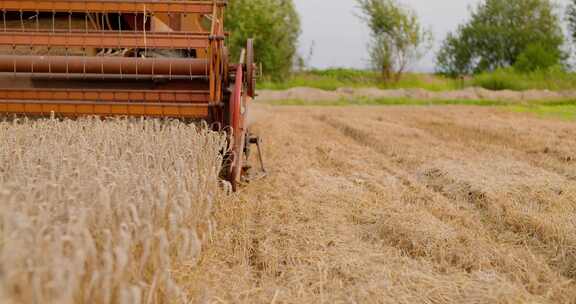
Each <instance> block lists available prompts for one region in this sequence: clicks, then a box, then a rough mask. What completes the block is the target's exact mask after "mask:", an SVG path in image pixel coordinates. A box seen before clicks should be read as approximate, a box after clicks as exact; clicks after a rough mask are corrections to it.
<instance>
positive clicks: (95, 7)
mask: <svg viewBox="0 0 576 304" xmlns="http://www.w3.org/2000/svg"><path fill="white" fill-rule="evenodd" d="M214 3H215V4H216V5H217V6H218V7H222V6H225V5H226V1H214ZM214 3H213V2H212V1H186V0H163V1H157V0H147V1H146V0H83V1H78V0H76V1H74V0H0V8H2V9H3V10H6V11H38V12H54V11H60V12H87V11H89V12H94V13H96V12H98V13H141V12H154V13H199V14H208V13H212V11H213V5H214Z"/></svg>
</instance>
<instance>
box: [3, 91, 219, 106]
mask: <svg viewBox="0 0 576 304" xmlns="http://www.w3.org/2000/svg"><path fill="white" fill-rule="evenodd" d="M209 97H210V92H208V91H185V90H179V91H174V90H166V91H163V90H88V89H0V100H11V101H16V100H19V101H22V100H23V101H26V100H36V101H62V100H75V101H93V102H115V103H122V102H140V103H154V102H165V103H206V101H207V100H208V98H209Z"/></svg>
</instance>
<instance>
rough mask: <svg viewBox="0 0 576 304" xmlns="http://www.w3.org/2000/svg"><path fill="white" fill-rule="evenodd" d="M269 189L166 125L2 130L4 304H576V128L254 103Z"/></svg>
mask: <svg viewBox="0 0 576 304" xmlns="http://www.w3.org/2000/svg"><path fill="white" fill-rule="evenodd" d="M251 114H253V117H252V118H253V121H254V125H253V127H254V129H253V130H254V131H256V132H257V133H258V134H260V135H261V136H263V138H264V159H265V161H266V163H267V165H268V169H269V175H268V177H267V178H265V179H262V180H257V181H253V182H251V183H250V184H249V185H247V186H246V187H243V188H242V189H241V191H240V193H238V194H233V195H230V193H229V192H228V187H227V185H226V184H225V183H222V182H220V181H219V180H218V172H219V170H220V166H221V161H222V158H221V156H220V155H221V154H220V151H221V150H222V149H225V146H226V140H225V137H224V136H223V135H221V134H218V133H213V132H210V131H207V130H205V129H203V128H198V127H196V126H193V125H185V124H182V123H179V122H165V121H164V122H162V121H156V120H150V121H141V120H132V121H127V120H107V121H102V120H93V119H87V120H79V121H56V120H40V121H25V120H22V121H18V122H4V123H0V204H1V206H0V303H8V304H17V303H18V304H19V303H24V304H28V303H49V304H51V303H65V304H67V303H82V304H84V303H96V304H100V303H114V304H115V303H122V304H123V303H130V304H132V303H135V304H136V303H159V304H164V303H170V304H172V303H175V304H180V303H183V304H188V303H199V304H200V303H247V304H251V303H276V304H278V303H294V304H299V303H390V304H396V303H405V304H412V303H431V304H444V303H454V304H460V303H478V304H484V303H485V304H492V303H502V304H515V303H550V304H552V303H554V304H556V303H562V304H574V303H576V237H575V236H576V152H575V151H576V128H574V123H573V122H570V121H561V120H556V119H542V118H538V117H535V116H530V115H528V114H521V113H512V112H509V111H507V110H506V109H504V108H498V107H473V106H438V107H403V106H391V107H312V106H305V107H280V106H267V105H262V104H256V105H255V106H254V107H253V108H251Z"/></svg>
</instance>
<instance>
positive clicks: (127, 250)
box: [0, 119, 226, 304]
mask: <svg viewBox="0 0 576 304" xmlns="http://www.w3.org/2000/svg"><path fill="white" fill-rule="evenodd" d="M225 145H226V139H225V137H224V136H223V135H222V134H219V133H215V132H211V131H208V130H206V128H199V127H196V126H194V125H187V124H183V123H181V122H175V121H158V120H109V121H103V120H98V119H84V120H79V121H70V120H66V121H57V120H39V121H27V120H21V121H15V122H13V121H11V122H2V123H0V302H1V303H59V304H65V303H181V302H186V301H187V299H186V295H185V294H184V293H183V292H182V291H181V288H180V287H179V286H178V285H177V284H176V283H175V281H174V280H173V278H172V276H173V275H172V273H171V269H173V266H174V265H176V264H179V263H186V264H187V265H193V264H194V263H196V262H197V261H198V257H199V254H200V252H201V250H202V244H203V241H204V240H205V239H207V238H209V236H210V233H211V231H212V229H213V226H214V225H213V222H212V221H211V218H210V214H211V210H212V207H213V205H214V203H215V202H216V201H217V200H220V199H221V198H222V196H223V193H224V191H222V189H223V188H222V187H221V186H220V185H219V176H218V174H219V171H220V169H221V163H222V156H221V153H220V151H222V149H225Z"/></svg>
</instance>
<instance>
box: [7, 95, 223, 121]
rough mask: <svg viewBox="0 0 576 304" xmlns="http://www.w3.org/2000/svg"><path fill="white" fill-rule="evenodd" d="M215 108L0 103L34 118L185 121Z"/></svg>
mask: <svg viewBox="0 0 576 304" xmlns="http://www.w3.org/2000/svg"><path fill="white" fill-rule="evenodd" d="M214 106H217V105H209V104H181V103H159V102H155V103H117V102H98V103H94V102H90V101H71V100H63V101H37V100H0V112H1V113H4V114H23V115H31V116H34V115H37V116H50V115H54V114H55V115H57V116H64V117H78V116H90V115H99V116H146V117H169V118H184V119H199V118H206V117H208V115H209V112H210V108H211V107H214Z"/></svg>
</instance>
